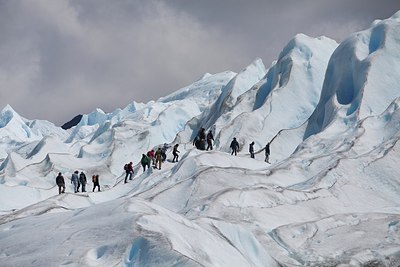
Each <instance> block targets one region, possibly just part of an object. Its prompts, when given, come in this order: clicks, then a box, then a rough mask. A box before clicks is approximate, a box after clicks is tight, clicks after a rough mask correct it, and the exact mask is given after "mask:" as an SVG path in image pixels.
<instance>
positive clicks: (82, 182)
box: [79, 172, 87, 184]
mask: <svg viewBox="0 0 400 267" xmlns="http://www.w3.org/2000/svg"><path fill="white" fill-rule="evenodd" d="M79 182H80V183H81V184H86V183H87V181H86V175H85V174H84V173H83V172H81V173H80V174H79Z"/></svg>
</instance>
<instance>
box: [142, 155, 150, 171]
mask: <svg viewBox="0 0 400 267" xmlns="http://www.w3.org/2000/svg"><path fill="white" fill-rule="evenodd" d="M149 162H150V160H149V158H148V157H147V156H146V155H145V154H142V159H141V160H140V164H142V167H143V172H145V171H146V167H147V166H148V167H150V165H149Z"/></svg>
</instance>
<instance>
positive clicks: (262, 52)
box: [0, 0, 400, 125]
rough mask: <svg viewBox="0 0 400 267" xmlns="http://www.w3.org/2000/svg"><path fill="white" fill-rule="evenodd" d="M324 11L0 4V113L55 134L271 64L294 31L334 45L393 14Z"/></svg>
mask: <svg viewBox="0 0 400 267" xmlns="http://www.w3.org/2000/svg"><path fill="white" fill-rule="evenodd" d="M332 2H333V1H327V0H323V1H318V2H317V3H316V2H315V1H312V2H310V1H289V0H286V1H279V2H278V1H261V0H253V1H240V0H231V1H210V0H203V1H186V0H169V1H162V0H116V1H107V0H85V1H80V0H58V1H53V0H38V1H24V0H14V1H4V0H0V36H2V41H1V42H0V107H3V106H5V105H6V104H11V105H12V106H13V107H14V109H16V110H17V111H18V112H19V113H20V114H21V115H23V116H24V117H27V118H30V119H33V118H39V119H47V120H50V121H53V122H55V123H56V124H58V125H61V124H62V123H63V122H65V121H67V120H69V119H70V118H72V117H73V116H75V115H76V114H78V113H88V112H90V111H91V110H93V109H94V108H96V107H100V108H102V109H104V110H105V111H112V110H113V109H115V108H117V107H121V108H123V107H125V106H126V105H127V104H128V103H130V102H132V101H133V100H135V101H140V102H147V101H149V100H156V99H158V98H159V97H161V96H164V95H167V94H168V93H170V92H173V91H175V90H177V89H179V88H180V87H183V86H186V85H187V84H189V83H191V82H193V81H195V80H196V79H198V78H199V77H201V76H202V75H203V74H204V73H206V72H211V73H216V72H220V71H225V70H233V71H239V70H240V69H242V68H244V67H246V65H247V64H250V63H251V61H252V60H254V59H255V58H257V57H261V58H263V59H264V62H265V64H266V65H269V64H270V63H271V62H272V60H274V59H276V58H277V56H278V55H279V52H280V51H281V49H282V48H283V47H284V46H285V44H286V43H287V42H288V41H289V40H290V39H291V38H292V37H293V36H294V35H295V34H297V33H299V32H303V33H306V34H309V35H311V36H314V35H315V36H319V35H322V34H323V35H327V36H331V37H334V38H336V39H341V38H344V36H346V35H347V34H349V33H351V32H352V31H353V30H354V29H356V30H359V29H362V27H366V25H369V24H370V23H371V22H372V20H373V19H375V18H376V14H378V15H379V16H381V15H384V14H387V13H388V12H389V11H388V10H390V9H391V8H393V9H394V8H395V7H396V6H397V7H398V6H399V4H397V3H395V2H397V1H391V0H388V1H386V2H385V3H386V4H385V5H382V4H379V5H376V4H374V5H376V6H374V5H373V1H370V0H366V1H361V0H357V1H350V2H351V4H349V3H348V1H344V0H340V1H335V2H334V3H332ZM385 6H386V9H385V8H384V7H385ZM398 8H400V7H398ZM352 10H353V13H351V11H352ZM354 10H359V11H360V12H359V13H357V12H354ZM395 11H396V10H393V12H390V13H394V12H395ZM390 15H391V14H389V15H387V16H386V17H388V16H390ZM382 18H385V17H382Z"/></svg>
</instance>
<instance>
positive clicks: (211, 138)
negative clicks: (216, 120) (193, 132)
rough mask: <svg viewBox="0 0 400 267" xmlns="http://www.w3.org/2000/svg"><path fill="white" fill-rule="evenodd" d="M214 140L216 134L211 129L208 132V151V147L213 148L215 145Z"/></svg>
mask: <svg viewBox="0 0 400 267" xmlns="http://www.w3.org/2000/svg"><path fill="white" fill-rule="evenodd" d="M213 141H214V136H213V134H212V132H211V130H210V131H208V133H207V149H206V150H207V151H208V149H210V150H213V146H212V142H213Z"/></svg>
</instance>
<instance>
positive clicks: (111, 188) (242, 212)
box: [0, 11, 400, 266]
mask: <svg viewBox="0 0 400 267" xmlns="http://www.w3.org/2000/svg"><path fill="white" fill-rule="evenodd" d="M399 80H400V11H399V12H397V13H396V14H394V15H393V16H392V17H390V18H388V19H385V20H380V21H375V22H373V23H372V25H371V26H370V28H368V29H365V30H363V31H360V32H357V33H354V34H352V35H350V36H349V37H348V38H347V39H345V40H344V41H343V42H341V43H337V42H336V41H334V40H332V39H330V38H328V37H318V38H312V37H309V36H306V35H304V34H298V35H296V36H294V37H293V39H292V40H290V41H289V42H288V44H287V45H286V46H285V47H284V48H283V49H282V52H281V53H280V54H279V56H278V57H277V60H276V61H274V62H272V64H271V65H270V67H269V68H267V67H265V65H264V63H263V62H262V60H261V59H255V60H254V61H253V62H251V63H250V64H249V65H248V66H247V67H245V68H244V69H243V70H242V71H240V72H238V73H234V72H231V71H226V72H221V73H217V74H209V73H207V74H205V75H204V76H203V77H201V78H200V79H199V80H197V81H195V82H194V83H193V84H191V85H188V86H186V87H184V88H181V89H179V90H177V91H175V92H174V93H172V94H170V95H168V96H164V97H161V98H159V99H158V100H156V101H150V102H148V103H137V102H135V101H133V102H132V103H130V104H129V105H128V106H127V107H125V108H119V109H116V110H115V111H113V112H111V113H106V112H104V111H102V110H101V109H96V110H94V111H93V112H91V113H90V114H85V115H83V116H82V119H81V121H80V122H79V123H78V124H77V125H76V126H74V127H73V128H71V129H68V130H63V129H61V128H59V127H56V126H55V125H54V124H52V123H51V122H48V121H44V120H29V119H26V118H23V117H21V116H20V115H19V114H18V113H17V112H16V111H15V110H13V108H12V107H11V106H9V105H7V106H6V107H4V108H3V110H2V111H1V113H0V148H1V149H0V262H1V265H3V266H64V265H65V266H399V265H400V194H399V192H400V172H399V171H398V170H397V167H398V166H399V165H400V155H399V153H398V151H399V150H400V147H399V143H398V140H399V139H400V83H399V82H398V81H399ZM200 128H205V129H206V130H207V131H208V130H212V131H213V132H214V136H215V142H214V146H215V149H214V150H211V151H201V150H197V149H195V147H194V146H193V144H192V141H193V139H194V137H195V136H196V134H197V132H198V130H199V129H200ZM233 137H235V138H237V140H238V141H239V144H240V149H239V154H238V156H231V155H230V149H229V144H230V141H231V140H232V138H233ZM252 141H254V142H255V148H256V155H255V159H252V158H250V156H249V153H248V146H249V144H250V143H251V142H252ZM268 142H271V155H270V161H271V164H267V163H266V162H264V151H263V148H264V146H265V144H266V143H268ZM165 143H166V144H169V145H171V146H172V145H174V144H177V143H178V144H179V150H180V152H181V153H180V160H179V162H177V163H172V160H171V159H172V155H171V148H170V149H169V150H168V157H167V161H166V162H165V163H163V165H162V169H161V170H157V169H150V170H147V171H145V172H143V171H142V169H141V166H140V158H141V155H142V154H143V153H146V152H147V151H148V150H151V149H157V148H158V147H160V146H162V145H163V144H165ZM129 161H132V162H133V163H134V179H133V180H131V181H129V183H127V184H124V183H123V180H124V170H123V165H124V164H125V163H126V162H129ZM75 170H79V171H81V170H82V171H84V172H85V173H87V176H88V177H91V175H93V174H99V175H100V185H101V190H102V191H101V192H97V191H96V192H92V190H91V189H92V188H91V187H92V183H91V181H89V184H88V185H87V188H88V191H89V192H88V193H76V194H74V193H73V186H72V184H71V182H70V177H71V174H72V173H73V172H74V171H75ZM59 172H61V173H62V174H63V175H64V177H65V179H66V193H65V194H61V195H58V190H57V189H58V188H56V185H55V177H56V175H57V174H58V173H59Z"/></svg>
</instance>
